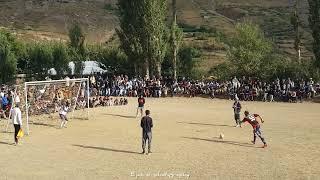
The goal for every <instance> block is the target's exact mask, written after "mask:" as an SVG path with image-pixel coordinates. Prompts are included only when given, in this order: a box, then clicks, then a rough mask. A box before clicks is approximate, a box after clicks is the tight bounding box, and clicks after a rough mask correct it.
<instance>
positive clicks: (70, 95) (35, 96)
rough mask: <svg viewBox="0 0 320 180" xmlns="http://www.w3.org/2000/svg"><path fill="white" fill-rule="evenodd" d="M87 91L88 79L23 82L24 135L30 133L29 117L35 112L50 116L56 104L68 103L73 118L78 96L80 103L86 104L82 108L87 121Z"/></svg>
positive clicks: (88, 93)
mask: <svg viewBox="0 0 320 180" xmlns="http://www.w3.org/2000/svg"><path fill="white" fill-rule="evenodd" d="M77 84H78V85H77ZM89 90H90V89H89V78H79V79H63V80H48V81H32V82H25V83H24V95H25V113H26V134H29V133H30V126H29V124H30V122H31V121H30V117H33V116H32V115H34V114H35V113H34V111H36V110H37V111H39V112H38V114H41V113H46V112H47V113H48V114H49V115H50V116H51V112H54V113H55V112H56V108H57V106H58V104H61V103H62V102H66V101H67V102H69V101H70V110H71V112H72V118H73V117H74V114H73V113H74V111H75V109H76V107H77V104H78V99H79V96H80V94H81V98H82V101H85V102H86V103H85V104H86V107H83V108H86V111H87V112H86V114H87V119H89V100H90V91H89ZM80 91H82V93H80ZM31 111H32V113H31Z"/></svg>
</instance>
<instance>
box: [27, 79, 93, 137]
mask: <svg viewBox="0 0 320 180" xmlns="http://www.w3.org/2000/svg"><path fill="white" fill-rule="evenodd" d="M66 82H69V83H80V87H81V83H82V82H86V85H87V89H86V90H87V92H86V95H87V108H88V110H87V114H88V118H89V107H90V106H89V99H90V92H89V90H90V89H89V78H78V79H68V80H67V79H64V80H49V81H31V82H25V83H24V91H25V92H24V93H25V102H26V103H25V109H26V127H27V134H28V135H29V133H30V128H29V106H28V86H37V85H48V84H54V83H66ZM78 96H79V92H78V93H77V97H76V102H77V101H78ZM73 111H74V110H73Z"/></svg>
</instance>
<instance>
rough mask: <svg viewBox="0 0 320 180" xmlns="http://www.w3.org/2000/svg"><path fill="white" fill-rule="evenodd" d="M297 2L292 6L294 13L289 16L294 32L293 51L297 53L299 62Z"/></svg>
mask: <svg viewBox="0 0 320 180" xmlns="http://www.w3.org/2000/svg"><path fill="white" fill-rule="evenodd" d="M298 2H299V0H296V2H295V5H294V12H293V14H292V16H291V24H292V26H293V29H294V32H295V40H294V49H295V50H296V51H297V58H298V60H299V62H300V60H301V47H300V46H301V34H300V17H299V9H298Z"/></svg>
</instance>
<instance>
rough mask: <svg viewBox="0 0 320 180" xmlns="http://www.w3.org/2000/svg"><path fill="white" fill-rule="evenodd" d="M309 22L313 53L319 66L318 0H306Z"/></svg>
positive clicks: (319, 23)
mask: <svg viewBox="0 0 320 180" xmlns="http://www.w3.org/2000/svg"><path fill="white" fill-rule="evenodd" d="M308 2H309V24H310V28H311V30H312V36H313V53H314V56H315V58H316V65H317V66H318V67H319V68H320V0H308Z"/></svg>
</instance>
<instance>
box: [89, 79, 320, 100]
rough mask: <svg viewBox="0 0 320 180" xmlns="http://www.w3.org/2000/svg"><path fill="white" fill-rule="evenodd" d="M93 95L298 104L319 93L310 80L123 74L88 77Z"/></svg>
mask: <svg viewBox="0 0 320 180" xmlns="http://www.w3.org/2000/svg"><path fill="white" fill-rule="evenodd" d="M90 89H91V95H93V96H106V97H109V96H114V97H119V96H120V97H137V96H139V95H143V96H144V97H168V96H171V97H173V96H187V97H195V96H208V97H211V98H225V99H235V98H239V99H240V100H242V101H271V102H273V101H278V102H298V101H299V102H302V101H303V100H308V99H312V98H314V97H315V96H316V95H317V94H319V93H320V84H319V83H315V82H314V81H313V79H312V78H310V79H308V80H302V79H301V80H295V81H294V80H291V79H290V78H288V79H281V80H280V79H279V78H277V79H275V80H274V81H271V82H266V81H261V80H259V79H257V78H248V77H242V78H237V77H234V78H233V79H231V80H229V81H218V80H213V79H208V80H202V81H193V80H189V79H186V78H180V79H179V80H178V81H174V80H172V79H171V78H168V77H164V78H160V79H157V78H155V77H152V78H150V79H147V78H140V77H136V78H131V79H130V78H129V77H128V76H125V75H120V76H112V77H111V78H110V77H108V76H103V75H100V74H97V75H94V76H91V77H90Z"/></svg>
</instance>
